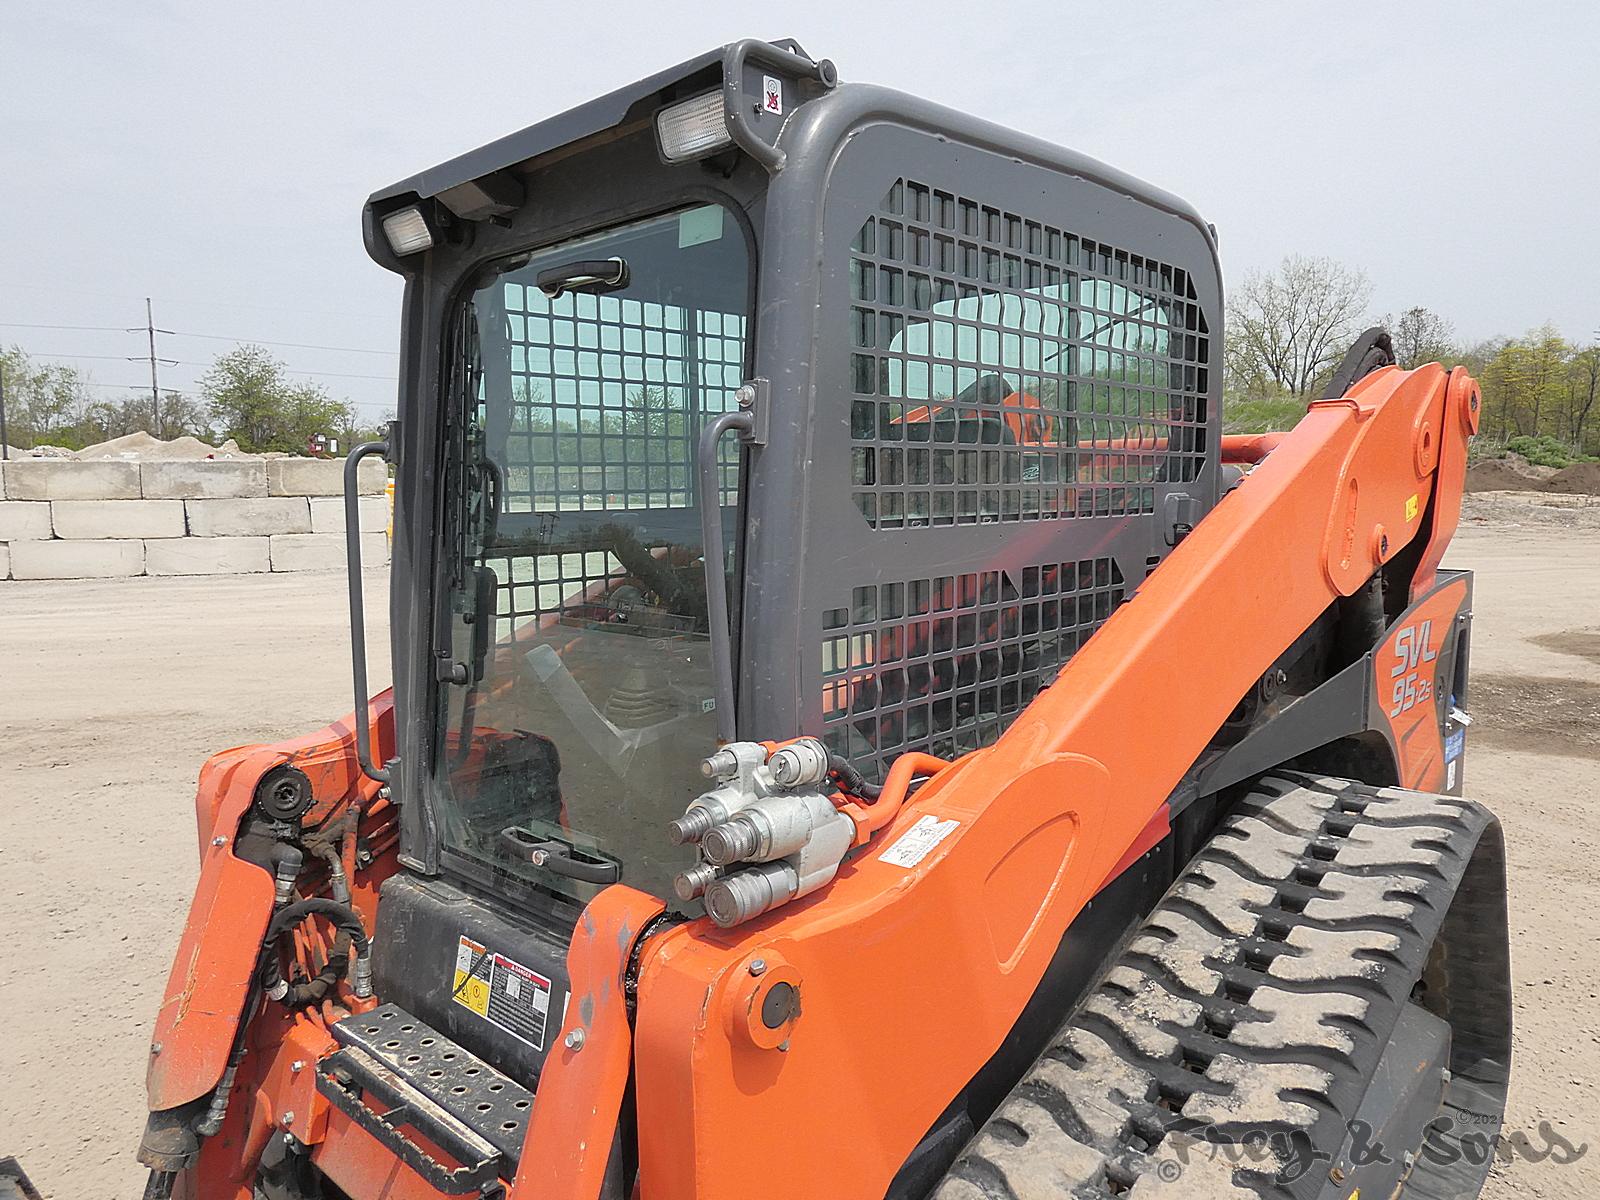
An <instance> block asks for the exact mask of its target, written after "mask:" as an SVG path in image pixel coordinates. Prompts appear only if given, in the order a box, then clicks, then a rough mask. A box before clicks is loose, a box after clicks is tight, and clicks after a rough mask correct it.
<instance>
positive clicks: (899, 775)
mask: <svg viewBox="0 0 1600 1200" xmlns="http://www.w3.org/2000/svg"><path fill="white" fill-rule="evenodd" d="M949 765H950V763H949V760H948V759H943V758H937V757H935V756H934V755H932V754H917V753H912V754H902V755H901V756H900V757H899V758H897V759H895V760H894V766H892V767H890V768H889V777H888V778H887V779H885V780H884V781H883V789H882V791H881V792H880V794H879V796H878V798H877V800H875V801H874V802H873V803H871V804H868V805H865V806H860V805H851V806H850V807H849V808H848V809H847V810H846V811H847V812H849V814H850V817H851V819H852V820H853V821H855V823H856V838H857V843H858V844H859V843H861V842H864V841H866V840H867V839H868V838H869V837H871V836H872V835H873V834H875V833H877V832H878V830H880V829H882V828H883V827H884V826H885V825H887V824H888V823H889V822H890V821H892V820H894V818H895V814H897V813H898V812H899V811H900V808H901V806H902V805H903V804H905V802H906V796H907V795H909V794H910V791H911V781H912V779H914V778H915V777H916V776H918V775H937V774H938V773H939V772H940V771H942V770H944V769H945V768H946V767H948V766H949Z"/></svg>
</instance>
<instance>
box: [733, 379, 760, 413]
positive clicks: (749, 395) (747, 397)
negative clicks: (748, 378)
mask: <svg viewBox="0 0 1600 1200" xmlns="http://www.w3.org/2000/svg"><path fill="white" fill-rule="evenodd" d="M733 398H734V399H735V400H737V401H738V402H739V407H740V408H749V407H750V406H751V405H752V404H754V403H755V402H756V389H755V388H753V387H751V386H750V385H749V384H748V383H744V384H740V385H739V387H738V388H737V389H736V390H735V391H734V393H733Z"/></svg>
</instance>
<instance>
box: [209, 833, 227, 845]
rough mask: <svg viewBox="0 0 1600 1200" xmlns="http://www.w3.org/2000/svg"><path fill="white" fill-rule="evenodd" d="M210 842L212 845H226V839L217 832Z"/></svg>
mask: <svg viewBox="0 0 1600 1200" xmlns="http://www.w3.org/2000/svg"><path fill="white" fill-rule="evenodd" d="M211 844H212V845H213V846H226V845H227V844H228V839H227V838H225V837H222V836H221V835H220V834H219V835H218V836H217V837H214V838H212V839H211Z"/></svg>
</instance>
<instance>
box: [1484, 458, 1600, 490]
mask: <svg viewBox="0 0 1600 1200" xmlns="http://www.w3.org/2000/svg"><path fill="white" fill-rule="evenodd" d="M1467 491H1469V492H1560V493H1562V494H1564V495H1585V496H1600V463H1573V464H1572V465H1571V466H1570V467H1562V468H1560V469H1559V470H1557V469H1556V468H1555V467H1541V466H1537V465H1536V464H1534V463H1531V462H1529V461H1528V460H1527V459H1525V458H1523V457H1522V456H1521V455H1520V454H1508V455H1506V456H1505V457H1504V458H1486V459H1484V460H1483V461H1482V462H1480V463H1476V464H1474V465H1473V466H1471V467H1468V468H1467Z"/></svg>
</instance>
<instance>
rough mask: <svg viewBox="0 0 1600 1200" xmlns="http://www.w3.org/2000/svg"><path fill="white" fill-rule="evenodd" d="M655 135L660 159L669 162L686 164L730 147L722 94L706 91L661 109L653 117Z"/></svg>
mask: <svg viewBox="0 0 1600 1200" xmlns="http://www.w3.org/2000/svg"><path fill="white" fill-rule="evenodd" d="M656 136H657V137H658V138H659V139H660V141H661V157H662V158H664V159H666V160H667V161H668V162H686V161H688V160H689V159H691V158H704V157H705V156H706V155H707V154H712V153H714V152H715V151H718V150H722V149H725V148H726V147H728V146H731V145H733V137H732V135H731V134H729V133H728V126H727V123H726V122H725V121H724V120H723V116H722V93H721V92H707V93H706V94H705V95H704V96H696V97H695V98H694V99H692V100H685V101H683V102H682V103H680V104H674V105H672V106H671V107H670V108H663V109H662V110H661V111H660V112H659V113H657V114H656Z"/></svg>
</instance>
